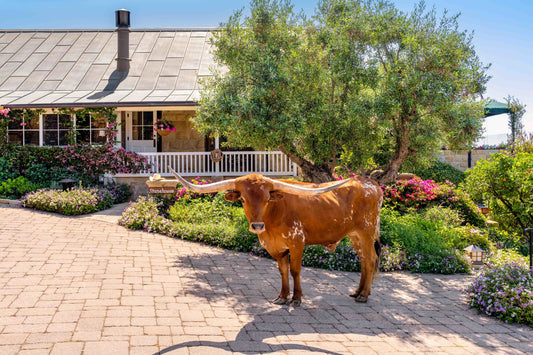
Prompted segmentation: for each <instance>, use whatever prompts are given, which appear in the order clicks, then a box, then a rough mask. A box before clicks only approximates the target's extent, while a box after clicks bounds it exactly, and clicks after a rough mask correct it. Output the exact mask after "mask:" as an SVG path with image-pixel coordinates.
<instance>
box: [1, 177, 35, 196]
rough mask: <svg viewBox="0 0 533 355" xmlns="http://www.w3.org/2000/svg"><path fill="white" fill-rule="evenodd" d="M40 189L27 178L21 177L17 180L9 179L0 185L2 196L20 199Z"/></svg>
mask: <svg viewBox="0 0 533 355" xmlns="http://www.w3.org/2000/svg"><path fill="white" fill-rule="evenodd" d="M38 188H39V186H37V185H35V184H32V183H31V182H30V181H29V180H28V179H26V178H25V177H22V176H19V177H17V178H16V179H7V180H6V181H3V182H2V183H1V184H0V196H6V197H10V198H19V197H21V196H24V195H25V194H27V193H28V192H31V191H34V190H37V189H38Z"/></svg>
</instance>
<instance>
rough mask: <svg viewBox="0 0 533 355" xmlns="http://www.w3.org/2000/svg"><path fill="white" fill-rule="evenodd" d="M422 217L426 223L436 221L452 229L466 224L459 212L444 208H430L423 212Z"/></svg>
mask: <svg viewBox="0 0 533 355" xmlns="http://www.w3.org/2000/svg"><path fill="white" fill-rule="evenodd" d="M421 217H422V219H424V220H426V221H435V222H438V223H442V224H444V225H447V226H450V227H459V226H460V225H462V224H463V222H464V219H463V218H462V217H461V214H460V213H459V212H458V211H456V210H452V209H451V208H449V207H442V206H432V207H429V208H428V209H426V210H424V211H422V212H421Z"/></svg>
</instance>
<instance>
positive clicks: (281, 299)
mask: <svg viewBox="0 0 533 355" xmlns="http://www.w3.org/2000/svg"><path fill="white" fill-rule="evenodd" d="M288 302H289V300H288V299H286V298H282V297H278V298H276V299H275V300H273V301H272V303H273V304H288Z"/></svg>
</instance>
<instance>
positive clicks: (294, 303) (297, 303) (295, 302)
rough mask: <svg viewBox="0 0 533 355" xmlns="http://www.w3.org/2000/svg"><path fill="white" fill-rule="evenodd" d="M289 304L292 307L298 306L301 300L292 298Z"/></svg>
mask: <svg viewBox="0 0 533 355" xmlns="http://www.w3.org/2000/svg"><path fill="white" fill-rule="evenodd" d="M289 304H290V305H291V306H293V307H300V306H301V305H302V301H299V300H295V299H292V300H291V302H290V303H289Z"/></svg>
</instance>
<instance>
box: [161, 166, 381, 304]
mask: <svg viewBox="0 0 533 355" xmlns="http://www.w3.org/2000/svg"><path fill="white" fill-rule="evenodd" d="M170 170H171V171H172V173H173V174H174V176H176V178H177V179H178V180H179V181H180V182H181V183H182V184H183V186H184V187H186V188H187V189H190V190H192V191H195V192H200V193H210V192H217V191H226V190H227V191H228V192H227V193H226V195H225V198H226V199H227V200H228V201H237V200H238V199H241V200H242V203H243V208H244V213H245V214H246V217H247V218H248V222H249V223H250V227H249V229H250V232H252V233H255V234H257V236H258V238H259V242H260V243H261V245H262V246H263V247H264V248H265V249H266V250H267V251H268V253H269V254H270V255H271V256H272V257H273V258H274V259H275V260H276V261H277V262H278V268H279V272H280V274H281V292H280V294H279V296H278V297H277V298H276V299H275V300H274V301H272V302H273V303H275V304H288V303H292V304H293V305H294V306H299V305H300V303H301V301H302V288H301V285H300V270H301V268H302V255H303V249H304V246H306V245H310V244H318V245H324V246H326V247H327V248H328V249H329V250H331V251H333V250H335V248H336V246H337V244H338V243H339V242H340V241H341V240H342V239H343V238H344V237H346V236H348V237H349V238H350V240H351V242H352V245H353V247H354V249H355V250H356V252H357V254H358V255H359V259H360V260H361V279H360V281H359V287H357V289H356V290H355V292H354V293H353V294H351V295H350V296H351V297H354V298H355V300H356V301H357V302H366V301H367V299H368V296H369V295H370V289H371V286H372V282H373V279H374V275H375V273H376V272H377V271H378V269H379V254H380V249H381V248H380V243H379V214H380V209H381V202H382V200H383V194H382V191H381V188H380V187H379V185H378V184H377V183H375V182H374V181H372V180H369V179H366V178H362V177H353V178H351V179H346V180H342V181H339V182H335V183H325V184H320V185H314V184H302V183H289V182H284V181H280V180H273V179H270V178H267V177H264V176H262V175H247V176H243V177H239V178H236V179H232V180H225V181H221V182H216V183H212V184H208V185H193V184H191V183H189V182H188V181H186V180H185V179H183V178H182V177H181V176H179V175H178V174H176V172H175V171H173V170H172V169H170ZM289 254H290V262H289ZM289 270H290V273H291V275H292V277H293V280H294V290H293V295H292V300H291V301H289Z"/></svg>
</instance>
